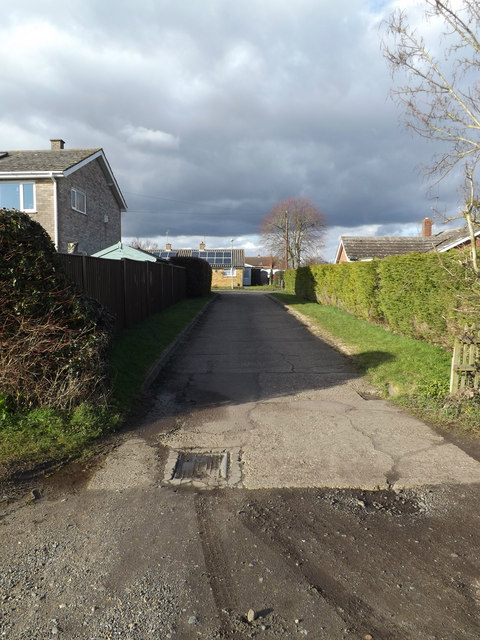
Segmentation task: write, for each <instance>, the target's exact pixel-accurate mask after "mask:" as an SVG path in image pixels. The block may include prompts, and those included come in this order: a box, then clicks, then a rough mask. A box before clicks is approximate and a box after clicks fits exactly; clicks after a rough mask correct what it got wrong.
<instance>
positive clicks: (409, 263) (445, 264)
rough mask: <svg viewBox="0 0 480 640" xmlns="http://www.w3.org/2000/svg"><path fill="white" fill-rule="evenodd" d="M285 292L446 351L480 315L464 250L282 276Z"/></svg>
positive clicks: (477, 288) (478, 289)
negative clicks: (283, 277) (465, 327)
mask: <svg viewBox="0 0 480 640" xmlns="http://www.w3.org/2000/svg"><path fill="white" fill-rule="evenodd" d="M285 287H286V290H287V291H288V292H290V293H295V294H296V295H298V296H301V297H303V298H305V299H307V300H311V301H316V302H318V303H320V304H323V305H331V306H336V307H339V308H340V309H343V310H344V311H348V312H349V313H351V314H353V315H355V316H357V317H359V318H364V319H366V320H370V321H372V322H376V323H378V324H381V325H383V326H384V327H385V328H387V329H390V330H391V331H394V332H396V333H399V334H401V335H405V336H409V337H412V338H416V339H420V340H426V341H428V342H431V343H432V344H436V345H441V346H444V347H450V346H451V345H452V344H453V341H454V338H455V335H457V334H458V333H461V332H462V330H463V328H464V326H465V324H466V323H467V324H472V323H474V322H475V320H476V319H477V318H478V317H479V316H480V285H479V283H478V281H477V280H476V279H475V278H474V277H473V275H472V273H471V270H470V269H469V267H468V252H465V251H451V252H449V253H444V254H433V253H428V254H419V253H410V254H408V255H402V256H392V257H390V258H384V259H383V260H371V261H369V262H346V263H342V264H335V265H315V266H313V267H301V268H299V269H297V270H295V271H294V270H289V271H286V272H285Z"/></svg>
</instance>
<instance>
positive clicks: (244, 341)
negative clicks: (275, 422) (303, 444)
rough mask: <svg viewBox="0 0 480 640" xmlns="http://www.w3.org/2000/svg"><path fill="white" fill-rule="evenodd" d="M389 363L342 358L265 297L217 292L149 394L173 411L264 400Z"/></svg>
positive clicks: (380, 357)
mask: <svg viewBox="0 0 480 640" xmlns="http://www.w3.org/2000/svg"><path fill="white" fill-rule="evenodd" d="M392 358H393V357H392V356H391V355H390V354H389V353H386V352H383V351H367V352H364V353H360V354H357V355H355V356H346V355H344V354H343V353H340V352H339V351H338V350H336V349H334V348H333V347H332V346H330V345H329V344H327V343H326V342H325V341H324V340H322V339H321V338H320V337H318V336H316V335H314V334H313V333H312V332H311V331H310V330H309V329H308V328H307V327H306V326H305V325H304V324H303V323H302V322H300V321H299V320H298V319H297V318H296V317H295V316H294V315H292V314H291V313H288V312H287V309H286V307H284V306H283V305H279V304H278V303H277V302H273V301H272V300H271V299H270V298H269V297H268V296H265V295H258V292H256V293H255V294H253V293H252V294H249V293H245V292H232V293H222V294H218V296H217V299H216V301H215V302H214V303H213V304H211V305H210V307H209V309H208V310H207V311H206V313H205V314H203V316H202V317H201V319H200V320H199V322H198V324H197V325H196V326H195V328H194V329H193V330H192V332H191V333H190V334H189V335H188V336H187V338H186V339H185V341H184V342H183V343H182V344H181V345H180V346H179V348H178V349H177V350H176V351H175V352H174V353H173V355H172V357H171V359H170V361H169V362H168V363H167V365H166V366H165V367H164V368H163V369H162V371H161V372H160V374H159V376H158V377H157V379H156V380H155V383H154V385H153V387H152V391H153V393H154V394H155V395H156V396H157V397H159V398H161V396H162V394H163V395H164V396H167V397H168V398H169V399H170V400H171V398H174V402H173V403H172V402H171V401H170V402H169V403H168V411H172V412H173V413H177V411H182V410H185V409H190V410H194V409H195V408H197V409H205V408H207V407H211V408H214V407H218V406H227V405H236V404H244V403H248V402H262V401H267V400H271V399H274V398H281V397H288V396H295V395H298V394H300V393H302V392H306V391H311V390H319V389H329V388H332V387H336V386H339V385H342V384H344V383H345V382H347V381H349V380H352V379H355V378H359V377H360V376H361V375H363V374H364V373H366V372H367V371H369V370H371V369H372V368H373V367H376V366H379V365H380V364H383V363H385V362H386V361H388V360H391V359H392ZM165 410H167V408H165Z"/></svg>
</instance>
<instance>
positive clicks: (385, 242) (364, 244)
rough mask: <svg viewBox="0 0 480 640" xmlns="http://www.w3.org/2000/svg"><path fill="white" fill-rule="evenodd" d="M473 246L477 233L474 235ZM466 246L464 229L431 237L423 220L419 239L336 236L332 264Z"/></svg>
mask: <svg viewBox="0 0 480 640" xmlns="http://www.w3.org/2000/svg"><path fill="white" fill-rule="evenodd" d="M475 235H476V238H477V245H478V244H479V243H480V230H479V231H477V232H476V234H475ZM469 244H470V237H469V235H468V230H467V229H466V227H461V228H458V229H447V230H445V231H441V232H440V233H435V234H432V220H431V219H430V218H424V220H423V222H422V235H421V236H340V242H339V245H338V249H337V253H336V255H335V264H339V263H341V262H358V261H366V260H373V259H374V258H386V257H388V256H396V255H403V254H406V253H430V252H433V251H438V252H440V253H443V252H444V251H450V249H462V248H463V247H466V246H468V245H469Z"/></svg>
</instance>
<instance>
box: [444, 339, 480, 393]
mask: <svg viewBox="0 0 480 640" xmlns="http://www.w3.org/2000/svg"><path fill="white" fill-rule="evenodd" d="M479 382H480V336H479V332H478V330H477V328H476V327H473V328H469V327H465V331H464V335H463V336H462V337H461V338H460V339H457V340H455V346H454V348H453V357H452V371H451V376H450V393H455V391H458V390H459V389H478V387H479Z"/></svg>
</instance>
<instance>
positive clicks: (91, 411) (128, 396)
mask: <svg viewBox="0 0 480 640" xmlns="http://www.w3.org/2000/svg"><path fill="white" fill-rule="evenodd" d="M208 299H209V298H190V299H187V300H183V301H182V302H180V303H178V304H176V305H174V306H172V307H169V308H168V309H166V310H165V311H162V312H161V313H157V314H155V315H154V316H151V317H150V318H148V319H147V320H145V321H144V322H142V323H140V324H139V325H137V326H136V327H133V328H132V329H129V330H128V331H124V332H122V334H121V335H119V336H118V337H117V339H116V340H115V342H114V344H113V347H112V350H111V354H110V364H111V368H112V372H113V393H112V401H111V402H110V403H109V405H108V406H98V407H93V406H90V405H80V406H78V407H76V408H75V409H74V410H73V411H60V410H57V409H52V408H48V407H47V408H36V409H31V410H23V411H20V410H18V409H17V408H16V407H14V406H13V404H12V403H11V402H10V401H9V399H8V398H6V397H4V396H2V395H1V394H0V479H1V478H2V477H3V478H4V479H7V478H8V477H11V476H12V475H14V474H17V473H25V472H29V471H31V470H34V469H39V468H42V467H44V466H52V465H54V464H56V463H60V462H64V461H67V460H71V459H73V458H77V457H79V456H81V455H85V454H87V453H88V451H89V446H91V444H92V443H93V442H95V441H98V440H99V439H100V438H102V437H105V436H106V435H108V434H110V433H112V432H114V431H115V430H117V429H118V428H119V427H120V426H121V425H122V423H123V421H124V418H125V416H126V415H127V414H128V412H129V411H130V409H131V408H132V406H133V404H134V402H135V399H136V398H137V397H138V396H139V393H140V389H141V386H142V383H143V381H144V379H145V376H146V374H147V373H148V371H149V369H150V367H151V366H152V364H153V363H154V362H155V360H156V359H157V358H159V357H160V355H161V354H162V352H163V351H164V350H165V349H166V348H167V347H168V346H169V345H170V344H171V343H172V342H173V340H175V338H176V337H177V336H178V335H179V334H180V333H181V332H182V331H183V329H184V328H185V327H186V326H187V325H188V324H189V323H190V322H191V321H192V320H193V318H194V317H195V316H196V315H197V314H198V312H199V311H200V310H201V309H202V308H203V307H204V306H205V304H206V302H207V301H208Z"/></svg>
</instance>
